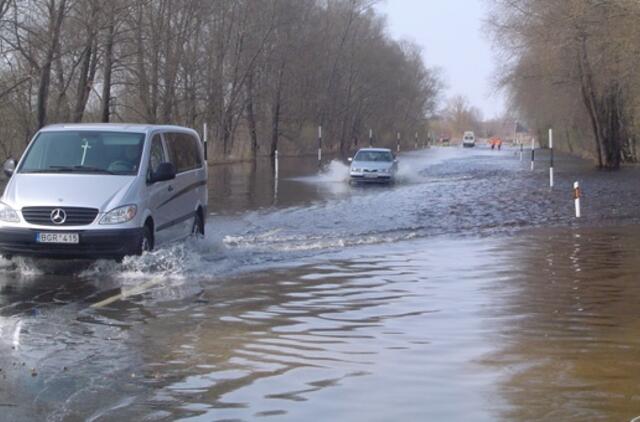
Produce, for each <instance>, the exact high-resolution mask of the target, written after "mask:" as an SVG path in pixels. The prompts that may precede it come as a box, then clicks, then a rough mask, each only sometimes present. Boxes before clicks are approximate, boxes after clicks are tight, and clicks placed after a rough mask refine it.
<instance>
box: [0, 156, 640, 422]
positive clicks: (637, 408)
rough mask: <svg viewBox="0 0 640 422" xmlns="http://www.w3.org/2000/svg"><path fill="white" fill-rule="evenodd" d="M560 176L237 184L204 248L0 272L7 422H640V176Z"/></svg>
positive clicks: (294, 177) (327, 173)
mask: <svg viewBox="0 0 640 422" xmlns="http://www.w3.org/2000/svg"><path fill="white" fill-rule="evenodd" d="M538 156H541V157H543V158H544V153H541V154H539V155H538ZM556 166H557V174H556V179H557V180H556V188H555V189H554V190H553V191H550V190H549V188H548V187H547V186H548V185H547V183H548V182H547V179H546V177H547V167H546V165H543V164H542V163H539V165H538V167H537V169H536V170H535V171H534V172H531V171H529V163H528V162H527V161H526V160H525V161H523V162H520V161H519V160H518V158H517V156H516V155H515V154H514V152H513V151H509V150H507V151H501V152H495V151H489V150H486V149H482V148H479V149H476V150H473V151H470V150H462V149H457V148H440V149H428V150H424V151H419V152H411V153H407V154H403V155H401V157H400V175H399V180H398V182H397V183H396V184H395V185H393V186H383V187H380V186H371V187H369V186H367V187H358V186H349V185H348V183H346V176H347V167H346V166H345V165H344V164H342V163H341V162H339V161H332V162H329V163H325V165H324V167H323V170H322V171H318V169H317V163H315V161H313V160H301V159H289V161H288V162H287V159H283V160H282V162H281V164H280V178H279V180H278V182H277V184H276V183H275V182H274V180H273V170H272V168H271V166H270V165H269V164H268V163H258V164H256V165H255V166H254V165H251V164H246V165H245V164H236V165H230V166H219V167H214V168H212V169H211V177H210V179H211V183H210V190H211V195H210V202H211V203H210V212H211V215H210V216H209V218H208V234H207V237H206V239H204V240H190V241H187V242H185V243H182V244H178V245H173V246H169V247H166V248H163V249H160V250H158V251H155V252H153V253H151V254H147V255H145V256H143V257H134V258H127V259H126V260H125V261H124V262H123V263H121V264H116V263H113V262H106V261H104V262H102V261H100V262H95V263H60V262H43V261H33V260H24V259H14V260H13V261H0V266H1V268H0V271H2V273H1V275H0V277H1V278H0V408H1V410H2V414H3V418H6V419H7V420H33V419H38V420H52V421H57V420H149V421H151V420H153V421H156V420H176V419H178V420H202V421H214V420H254V419H263V418H265V419H272V420H292V421H294V420H295V421H297V420H348V421H371V420H379V421H386V420H389V419H392V418H394V419H398V420H465V421H466V420H474V421H482V420H518V421H519V420H575V421H583V420H603V421H605V420H606V421H608V420H631V419H632V418H634V417H636V416H639V415H640V389H639V387H638V380H639V379H640V360H638V356H640V344H639V343H640V340H638V338H637V335H636V334H637V332H636V331H635V330H636V329H638V327H639V326H640V316H639V315H638V313H637V312H636V311H635V308H636V307H637V306H636V304H637V303H638V300H639V299H640V285H638V283H637V280H638V276H639V275H640V260H638V254H639V252H638V251H640V199H639V198H640V186H638V183H637V180H638V176H640V172H638V170H636V169H632V168H628V169H623V170H622V171H621V172H618V173H604V172H597V171H595V170H593V169H592V167H591V165H590V164H589V163H585V162H582V161H579V160H575V159H570V158H567V157H560V158H558V159H557V160H556ZM574 180H579V181H580V182H581V185H582V186H584V190H585V198H584V202H583V216H584V218H583V219H581V220H580V221H577V220H575V219H574V218H573V217H572V213H573V209H572V207H573V203H572V196H571V195H572V192H571V185H572V183H573V181H574Z"/></svg>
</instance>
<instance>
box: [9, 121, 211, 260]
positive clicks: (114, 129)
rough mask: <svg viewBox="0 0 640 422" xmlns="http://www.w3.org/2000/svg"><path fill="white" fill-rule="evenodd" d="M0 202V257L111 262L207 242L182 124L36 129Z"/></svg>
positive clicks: (191, 143) (188, 137) (193, 141)
mask: <svg viewBox="0 0 640 422" xmlns="http://www.w3.org/2000/svg"><path fill="white" fill-rule="evenodd" d="M4 173H5V174H6V175H7V176H8V177H9V178H10V179H9V181H8V183H7V185H6V187H5V190H4V194H3V195H2V197H1V198H0V254H1V255H3V256H4V257H6V258H10V257H12V256H15V255H31V256H42V257H47V258H72V259H74V258H88V259H96V258H113V259H121V258H122V257H124V256H126V255H139V254H142V252H144V251H150V250H152V249H153V248H154V247H156V246H158V245H160V244H162V243H166V242H171V241H175V240H179V239H182V238H185V237H187V236H189V235H191V234H200V235H204V230H205V218H206V215H207V196H208V193H207V166H206V163H205V159H204V151H203V146H202V143H201V142H200V138H199V136H198V134H197V133H196V132H195V131H194V130H191V129H187V128H184V127H178V126H155V125H125V124H123V125H119V124H74V125H53V126H48V127H45V128H43V129H41V130H40V131H39V132H38V133H37V134H36V135H35V136H34V138H33V140H32V141H31V143H30V144H29V146H28V147H27V149H26V151H25V152H24V154H23V156H22V158H21V159H20V161H19V162H18V163H16V162H15V160H12V159H10V160H7V161H6V162H5V164H4Z"/></svg>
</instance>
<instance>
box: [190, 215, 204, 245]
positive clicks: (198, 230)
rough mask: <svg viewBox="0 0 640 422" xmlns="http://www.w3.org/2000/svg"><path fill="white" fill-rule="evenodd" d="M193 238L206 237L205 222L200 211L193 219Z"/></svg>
mask: <svg viewBox="0 0 640 422" xmlns="http://www.w3.org/2000/svg"><path fill="white" fill-rule="evenodd" d="M191 236H193V237H196V238H198V237H204V221H202V214H201V212H200V210H198V211H197V212H196V215H195V217H194V218H193V227H192V228H191Z"/></svg>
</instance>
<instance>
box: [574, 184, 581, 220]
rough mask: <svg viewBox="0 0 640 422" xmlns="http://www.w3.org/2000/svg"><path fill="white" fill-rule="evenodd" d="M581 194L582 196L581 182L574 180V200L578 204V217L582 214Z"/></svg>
mask: <svg viewBox="0 0 640 422" xmlns="http://www.w3.org/2000/svg"><path fill="white" fill-rule="evenodd" d="M581 196H582V191H581V190H580V184H579V183H578V182H573V201H574V203H575V205H576V218H580V217H581V216H582V214H581V212H580V197H581Z"/></svg>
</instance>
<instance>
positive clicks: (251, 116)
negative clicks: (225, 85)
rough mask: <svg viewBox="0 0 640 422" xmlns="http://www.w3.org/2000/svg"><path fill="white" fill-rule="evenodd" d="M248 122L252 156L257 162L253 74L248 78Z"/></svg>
mask: <svg viewBox="0 0 640 422" xmlns="http://www.w3.org/2000/svg"><path fill="white" fill-rule="evenodd" d="M246 92H247V106H246V109H247V122H248V124H249V135H250V137H251V155H252V157H253V159H254V160H255V159H256V158H257V157H258V131H257V125H256V114H255V110H254V107H253V95H254V91H253V72H250V73H249V75H248V76H247V86H246Z"/></svg>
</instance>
